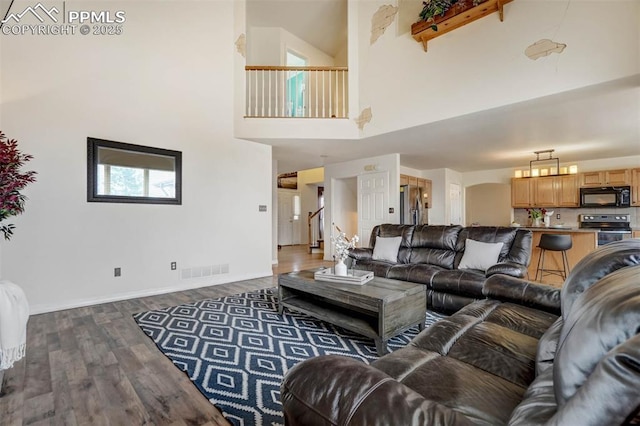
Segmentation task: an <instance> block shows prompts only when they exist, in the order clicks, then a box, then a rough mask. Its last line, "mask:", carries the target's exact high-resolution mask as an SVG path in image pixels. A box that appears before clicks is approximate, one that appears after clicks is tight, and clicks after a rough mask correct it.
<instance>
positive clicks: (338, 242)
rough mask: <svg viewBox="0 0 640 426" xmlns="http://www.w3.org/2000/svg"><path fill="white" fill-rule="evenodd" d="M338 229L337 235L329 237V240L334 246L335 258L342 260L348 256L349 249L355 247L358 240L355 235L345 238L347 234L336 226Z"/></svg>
mask: <svg viewBox="0 0 640 426" xmlns="http://www.w3.org/2000/svg"><path fill="white" fill-rule="evenodd" d="M336 229H337V230H338V236H337V237H333V236H332V237H331V242H332V243H333V245H334V247H335V250H334V251H335V254H336V260H339V261H341V262H344V261H345V260H347V257H349V250H351V249H353V248H356V244H357V242H358V241H359V240H360V238H358V236H357V235H354V236H353V237H351V238H350V239H349V238H347V234H345V233H344V232H342V230H341V229H340V228H338V227H337V226H336Z"/></svg>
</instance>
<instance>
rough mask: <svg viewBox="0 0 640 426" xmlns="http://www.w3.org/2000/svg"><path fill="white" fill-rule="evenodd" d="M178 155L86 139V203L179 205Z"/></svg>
mask: <svg viewBox="0 0 640 426" xmlns="http://www.w3.org/2000/svg"><path fill="white" fill-rule="evenodd" d="M181 185H182V153H181V152H180V151H172V150H168V149H162V148H154V147H150V146H142V145H133V144H128V143H122V142H115V141H109V140H104V139H97V138H87V201H89V202H109V203H146V204H182V187H181Z"/></svg>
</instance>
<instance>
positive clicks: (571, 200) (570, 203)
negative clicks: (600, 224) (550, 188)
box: [554, 175, 580, 207]
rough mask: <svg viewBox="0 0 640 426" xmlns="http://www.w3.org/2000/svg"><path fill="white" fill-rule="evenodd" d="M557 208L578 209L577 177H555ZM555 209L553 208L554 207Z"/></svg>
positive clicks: (578, 190) (578, 191)
mask: <svg viewBox="0 0 640 426" xmlns="http://www.w3.org/2000/svg"><path fill="white" fill-rule="evenodd" d="M554 179H555V188H556V194H557V204H556V206H557V207H580V188H578V175H566V176H556V177H554ZM554 207H555V206H554Z"/></svg>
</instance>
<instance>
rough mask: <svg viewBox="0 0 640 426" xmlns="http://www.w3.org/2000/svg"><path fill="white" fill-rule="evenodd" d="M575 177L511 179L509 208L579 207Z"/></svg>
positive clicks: (576, 178) (576, 179)
mask: <svg viewBox="0 0 640 426" xmlns="http://www.w3.org/2000/svg"><path fill="white" fill-rule="evenodd" d="M579 205H580V200H579V188H578V176H577V175H562V176H544V177H536V178H521V179H520V178H513V179H511V206H512V207H514V208H528V207H579Z"/></svg>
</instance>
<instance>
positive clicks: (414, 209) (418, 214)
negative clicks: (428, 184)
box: [400, 185, 426, 225]
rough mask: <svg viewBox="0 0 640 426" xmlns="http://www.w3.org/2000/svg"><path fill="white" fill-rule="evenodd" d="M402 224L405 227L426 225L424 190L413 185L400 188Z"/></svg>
mask: <svg viewBox="0 0 640 426" xmlns="http://www.w3.org/2000/svg"><path fill="white" fill-rule="evenodd" d="M400 223H401V224H403V225H423V224H424V225H426V220H425V215H424V206H423V205H422V188H420V187H417V186H413V185H402V186H400Z"/></svg>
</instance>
